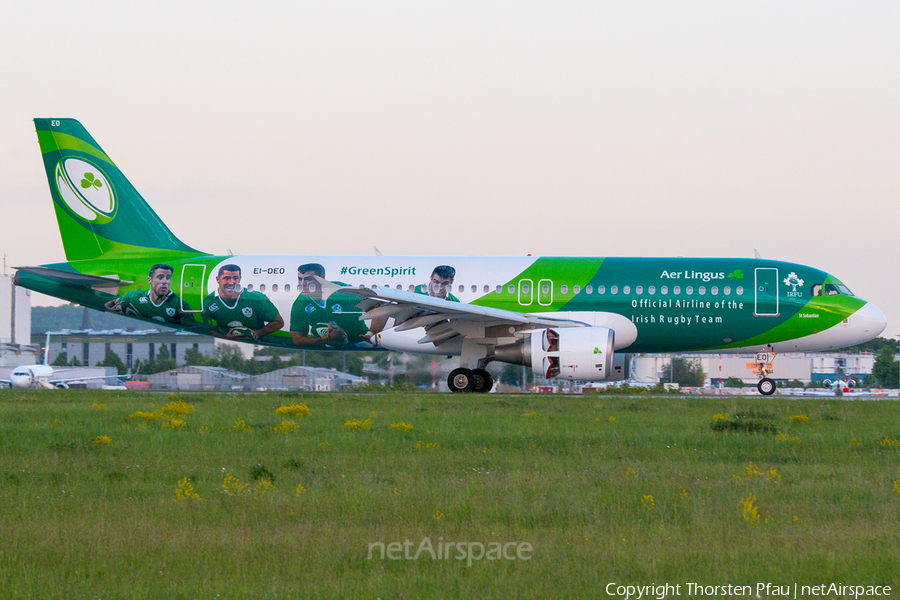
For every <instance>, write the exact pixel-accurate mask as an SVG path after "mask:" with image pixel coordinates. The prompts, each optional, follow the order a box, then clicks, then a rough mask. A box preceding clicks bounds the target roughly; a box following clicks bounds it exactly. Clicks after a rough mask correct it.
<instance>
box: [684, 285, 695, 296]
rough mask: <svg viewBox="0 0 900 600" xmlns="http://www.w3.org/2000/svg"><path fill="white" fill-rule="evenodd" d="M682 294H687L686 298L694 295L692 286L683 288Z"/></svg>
mask: <svg viewBox="0 0 900 600" xmlns="http://www.w3.org/2000/svg"><path fill="white" fill-rule="evenodd" d="M684 293H685V294H687V295H688V296H691V295H693V293H694V286H692V285H689V286H687V287H686V288H684Z"/></svg>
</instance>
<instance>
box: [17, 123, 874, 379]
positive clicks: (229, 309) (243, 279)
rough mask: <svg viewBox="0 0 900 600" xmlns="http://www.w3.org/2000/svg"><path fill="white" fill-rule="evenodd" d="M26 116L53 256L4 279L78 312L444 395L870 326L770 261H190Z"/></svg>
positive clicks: (102, 173)
mask: <svg viewBox="0 0 900 600" xmlns="http://www.w3.org/2000/svg"><path fill="white" fill-rule="evenodd" d="M34 122H35V128H36V130H37V136H38V141H39V142H40V148H41V153H42V155H43V158H44V169H45V171H46V173H47V180H48V181H49V184H50V194H51V196H52V198H53V205H54V209H55V211H56V217H57V220H58V222H59V229H60V234H61V236H62V242H63V247H64V249H65V253H66V262H60V263H53V264H47V265H42V266H36V267H20V268H19V269H18V272H17V274H16V283H17V284H18V285H21V286H23V287H26V288H29V289H32V290H35V291H38V292H41V293H44V294H48V295H50V296H55V297H57V298H62V299H64V300H68V301H69V302H74V303H77V304H81V305H83V306H87V307H89V308H93V309H96V310H110V311H114V312H121V313H124V314H128V315H130V316H133V317H136V318H140V319H145V320H147V321H151V322H153V321H162V322H165V323H168V324H170V325H173V326H176V327H182V328H185V329H188V330H191V331H195V332H199V333H205V334H209V335H213V336H218V337H225V338H230V339H235V340H239V341H245V342H248V343H255V344H265V345H270V346H279V347H283V348H294V349H320V350H338V351H343V350H371V349H373V348H379V349H387V350H396V351H404V352H417V353H426V354H436V355H447V356H459V357H460V367H459V368H458V369H455V370H454V371H453V372H452V373H451V374H450V377H449V379H448V384H449V387H450V389H451V390H452V391H454V392H472V391H475V392H486V391H489V390H490V389H491V387H492V386H493V381H492V379H491V376H490V374H489V373H488V372H487V371H486V370H485V365H487V364H488V363H489V362H491V361H500V362H504V363H511V364H516V365H526V366H528V367H530V368H531V369H533V370H534V372H535V373H537V374H539V375H541V376H543V377H548V378H549V377H559V378H564V379H570V380H582V381H604V380H606V381H614V380H620V379H623V378H624V377H626V376H627V373H626V371H627V368H626V361H625V355H624V354H623V353H625V352H627V353H642V352H664V353H679V352H691V353H697V352H715V353H761V354H767V353H778V352H798V351H815V350H825V349H831V348H840V347H844V346H850V345H853V344H858V343H861V342H864V341H867V340H869V339H872V338H874V337H875V336H877V335H878V334H879V333H881V332H882V331H883V330H884V328H885V325H886V321H885V317H884V314H883V313H882V312H881V311H880V310H879V309H878V308H877V307H875V306H874V305H872V304H871V303H870V302H866V301H865V300H863V299H861V298H859V297H857V296H855V295H854V294H853V293H851V291H850V290H849V289H848V288H847V286H845V285H844V284H843V283H842V282H841V281H839V280H838V279H837V278H835V277H834V276H832V275H829V274H828V273H826V272H824V271H820V270H818V269H814V268H812V267H807V266H804V265H800V264H793V263H785V262H777V261H770V260H760V259H732V258H612V257H606V258H603V257H596V258H581V257H579V258H572V257H550V256H547V257H531V256H520V257H461V256H316V255H314V254H302V255H298V256H274V255H253V256H223V255H213V254H208V253H206V252H201V251H199V250H195V249H194V248H192V247H190V246H187V245H186V244H184V243H183V242H182V241H181V240H179V239H178V238H177V237H175V235H173V234H172V232H171V231H170V230H169V228H168V227H166V225H165V224H164V223H163V222H162V220H161V219H160V218H159V217H158V216H157V215H156V213H155V212H153V210H152V209H151V208H150V206H149V205H148V204H147V203H146V202H145V201H144V199H143V198H142V197H141V195H140V194H139V193H138V192H137V190H136V189H135V188H134V187H133V186H132V185H131V183H129V181H128V180H127V179H126V178H125V176H124V175H123V174H122V172H121V171H120V170H119V169H118V167H116V165H115V163H114V162H113V161H112V159H111V158H110V157H109V155H107V154H106V152H104V151H103V149H102V148H101V147H100V145H99V144H97V142H96V141H94V139H93V138H92V137H91V136H90V135H89V134H88V132H87V131H86V130H85V129H84V127H82V125H81V124H80V123H79V122H78V121H75V120H73V119H35V120H34ZM298 210H301V209H298ZM759 362H760V366H761V376H762V378H761V379H760V382H759V386H758V387H759V390H760V392H761V393H763V394H771V393H773V392H774V391H775V382H774V381H773V380H772V379H771V378H770V377H768V374H769V373H768V372H767V369H768V366H767V363H768V359H767V358H766V357H765V356H763V357H761V358H759Z"/></svg>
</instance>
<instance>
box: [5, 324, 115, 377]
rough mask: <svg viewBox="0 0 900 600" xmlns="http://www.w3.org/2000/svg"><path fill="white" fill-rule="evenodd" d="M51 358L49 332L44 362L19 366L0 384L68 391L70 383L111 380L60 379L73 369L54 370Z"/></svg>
mask: <svg viewBox="0 0 900 600" xmlns="http://www.w3.org/2000/svg"><path fill="white" fill-rule="evenodd" d="M49 358H50V332H47V343H46V344H45V345H44V362H42V363H41V364H39V365H19V366H18V367H16V368H15V369H13V372H12V374H11V375H10V376H9V379H0V383H4V384H6V385H8V386H9V387H10V388H19V389H26V388H38V389H46V390H55V389H68V387H69V384H70V383H74V382H76V381H77V382H83V381H89V380H92V379H110V377H108V376H106V375H97V376H91V377H60V376H59V375H60V374H61V373H65V372H67V371H71V370H72V369H54V368H53V367H52V366H51V365H50V363H48V362H47V360H48V359H49Z"/></svg>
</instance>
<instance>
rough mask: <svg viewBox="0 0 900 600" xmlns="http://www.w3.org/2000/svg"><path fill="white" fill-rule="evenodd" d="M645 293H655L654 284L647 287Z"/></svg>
mask: <svg viewBox="0 0 900 600" xmlns="http://www.w3.org/2000/svg"><path fill="white" fill-rule="evenodd" d="M647 293H648V294H650V295H651V296H652V295H653V294H655V293H656V286H655V285H651V286H650V287H648V288H647Z"/></svg>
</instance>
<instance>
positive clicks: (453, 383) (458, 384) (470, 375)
mask: <svg viewBox="0 0 900 600" xmlns="http://www.w3.org/2000/svg"><path fill="white" fill-rule="evenodd" d="M447 386H448V387H449V388H450V391H451V392H454V393H460V392H463V393H468V392H474V393H476V394H486V393H488V392H490V391H491V388H493V387H494V378H493V377H491V374H490V373H488V372H487V371H486V370H485V369H464V368H460V369H453V370H452V371H450V376H449V377H448V378H447Z"/></svg>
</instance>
